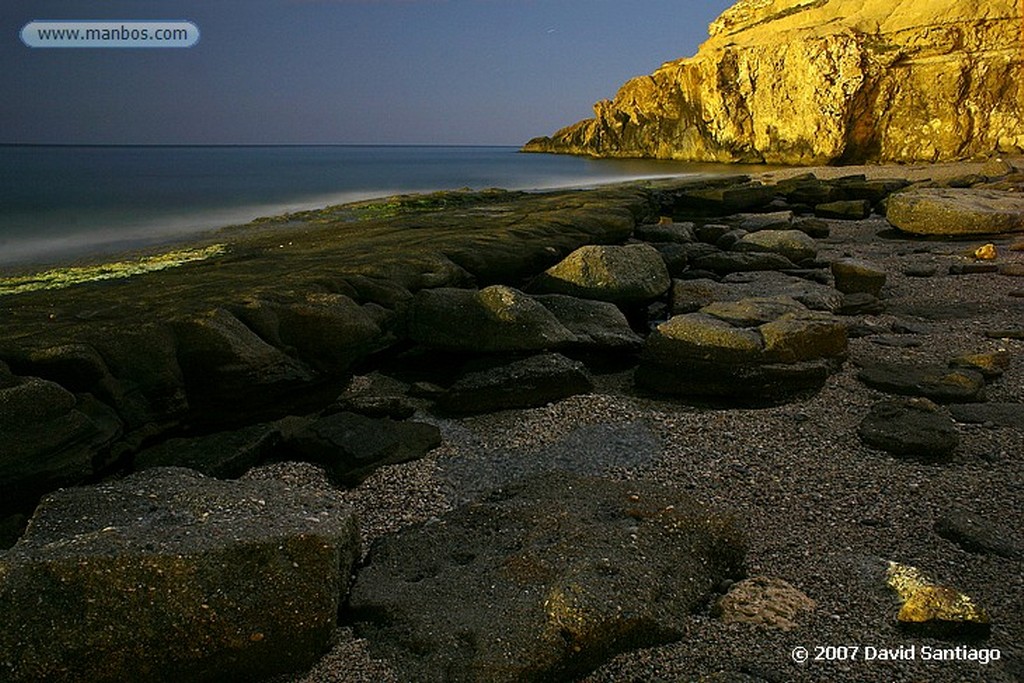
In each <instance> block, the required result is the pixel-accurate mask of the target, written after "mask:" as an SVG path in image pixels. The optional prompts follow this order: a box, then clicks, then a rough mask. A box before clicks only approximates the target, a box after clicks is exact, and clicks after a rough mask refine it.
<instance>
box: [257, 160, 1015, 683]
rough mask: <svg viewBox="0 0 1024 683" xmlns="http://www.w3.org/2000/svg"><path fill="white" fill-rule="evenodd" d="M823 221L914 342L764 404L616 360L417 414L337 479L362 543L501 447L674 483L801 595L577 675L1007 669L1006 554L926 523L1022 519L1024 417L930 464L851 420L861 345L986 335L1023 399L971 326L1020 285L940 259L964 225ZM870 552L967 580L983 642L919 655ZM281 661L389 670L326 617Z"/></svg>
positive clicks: (936, 342) (1011, 651)
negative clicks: (951, 537)
mask: <svg viewBox="0 0 1024 683" xmlns="http://www.w3.org/2000/svg"><path fill="white" fill-rule="evenodd" d="M844 170H845V172H846V173H851V172H856V169H844ZM968 170H969V169H968ZM832 226H833V236H832V237H831V238H829V239H827V240H822V241H821V246H822V254H821V255H822V256H823V257H825V258H832V257H837V256H840V255H843V254H850V255H853V256H858V257H863V258H868V259H871V260H875V261H877V262H880V263H882V264H884V265H885V266H886V267H887V268H888V270H889V272H890V278H889V284H888V285H887V288H886V297H887V298H886V301H887V304H888V308H887V312H886V314H884V315H879V316H872V317H868V318H866V321H867V322H869V323H872V324H876V325H883V326H884V325H890V324H891V323H893V322H895V321H901V322H904V323H910V324H912V325H914V326H918V327H920V328H922V330H924V332H923V333H921V334H918V335H916V337H915V338H916V339H917V340H919V341H920V342H921V345H920V346H918V347H916V348H896V347H890V346H883V345H879V344H877V343H875V342H873V341H871V339H870V338H860V339H853V340H851V343H850V361H849V362H848V363H847V364H846V366H845V368H844V369H843V371H841V372H840V373H838V374H836V375H834V376H833V377H832V378H831V379H830V380H829V381H828V383H827V384H826V386H825V387H824V389H823V390H822V391H820V392H819V393H817V394H816V395H814V396H813V397H810V398H807V399H805V400H800V401H796V402H793V403H789V404H786V405H782V406H777V407H770V408H763V409H708V408H697V407H692V406H688V405H685V404H682V403H677V402H670V401H662V400H650V399H645V398H636V397H632V396H630V395H628V393H627V391H626V390H628V389H629V387H630V384H631V379H630V377H629V375H628V373H620V374H617V375H609V376H605V377H601V378H599V381H598V388H597V390H596V391H595V392H594V393H592V394H590V395H585V396H577V397H573V398H570V399H567V400H565V401H561V402H559V403H557V404H553V405H550V406H547V407H544V408H539V409H534V410H524V411H514V412H503V413H496V414H493V415H487V416H481V417H473V418H466V419H460V420H438V419H436V418H431V417H428V416H421V417H422V418H423V419H427V420H430V421H433V422H435V424H438V425H439V426H440V427H441V428H442V430H443V434H444V437H445V441H444V444H443V445H442V446H441V447H440V448H438V449H436V450H435V451H434V452H432V453H431V454H430V455H429V457H427V458H425V459H423V460H421V461H418V462H414V463H409V464H405V465H400V466H393V467H388V468H386V469H383V470H380V471H379V472H377V473H375V474H374V475H373V476H371V477H370V478H369V479H368V480H367V481H366V482H365V483H364V484H363V485H361V486H360V487H359V488H358V489H355V490H352V491H350V492H347V493H346V496H347V497H348V498H349V500H350V501H351V503H352V504H353V505H354V506H355V507H356V509H357V510H358V511H359V513H360V514H361V516H362V521H363V534H364V541H365V543H366V545H367V546H368V545H369V544H370V543H371V542H372V541H373V539H374V538H377V537H379V536H380V535H382V534H386V533H389V532H392V531H394V530H396V529H398V528H401V527H402V526H405V525H407V524H412V523H415V522H418V521H422V520H426V519H429V518H431V517H435V516H439V515H441V514H443V513H444V512H445V511H446V510H448V509H450V508H451V507H452V506H453V505H454V504H457V503H458V501H460V500H463V499H465V498H466V497H467V496H469V495H471V494H472V493H473V492H474V491H475V490H478V489H480V488H485V487H486V485H487V484H489V483H490V482H491V480H492V478H497V479H500V478H501V477H504V476H511V475H513V474H515V472H516V471H517V470H516V467H519V468H525V469H526V470H529V469H532V468H534V467H543V466H545V463H547V462H557V463H558V464H559V466H561V467H568V468H573V469H580V470H587V469H590V470H599V471H603V472H604V473H605V474H606V475H607V476H610V477H615V478H624V479H636V480H645V479H646V480H653V481H658V482H669V483H674V484H676V485H678V486H679V487H681V488H682V489H684V490H686V491H687V492H689V493H690V494H692V495H693V496H695V497H696V498H697V499H698V500H701V501H704V502H707V503H712V504H714V505H717V506H720V507H722V508H727V509H731V510H733V511H735V512H737V513H738V514H739V515H740V517H741V518H742V519H744V520H745V524H746V528H747V532H748V537H749V543H750V550H749V553H748V574H749V575H750V576H756V575H768V576H773V577H778V578H782V579H784V580H786V581H788V582H789V583H791V584H793V585H794V586H796V587H798V588H799V589H801V590H802V591H804V592H805V593H806V594H807V595H809V596H810V597H811V598H813V599H814V600H815V601H816V602H817V608H816V609H815V610H814V611H813V612H812V613H810V614H808V615H804V616H803V618H802V620H801V623H800V626H799V627H798V628H796V629H794V630H792V631H788V632H784V631H779V630H771V629H768V628H765V627H758V626H748V625H726V624H724V623H722V622H721V621H719V620H716V619H713V618H711V617H710V616H708V615H707V614H697V615H694V616H693V618H692V620H691V622H690V629H689V632H688V633H687V634H686V636H685V637H684V638H683V639H682V640H681V641H680V642H678V643H675V644H672V645H667V646H664V647H658V648H653V649H647V650H640V651H634V652H631V653H627V654H624V655H621V656H619V657H617V658H615V659H614V660H612V661H611V662H610V663H608V664H607V665H605V666H604V667H602V668H601V669H600V670H598V671H597V672H595V673H593V674H592V675H591V676H590V677H588V678H587V679H586V680H587V681H590V682H592V683H598V682H601V683H604V682H611V681H690V680H697V679H698V678H699V677H701V676H708V675H711V674H715V673H718V672H730V673H728V674H723V675H722V676H721V677H720V678H715V679H714V680H722V681H739V680H744V678H743V677H742V676H739V675H738V674H737V673H736V672H746V673H748V674H752V675H756V676H759V677H760V678H761V679H765V680H769V681H822V680H831V681H858V682H861V681H929V682H937V683H938V682H946V681H948V682H953V681H986V682H988V681H1016V680H1024V646H1022V637H1024V590H1022V589H1024V564H1022V562H1021V561H1020V560H1009V559H1004V558H1001V557H996V556H992V555H983V554H972V553H968V552H965V551H964V550H961V549H960V548H959V547H958V546H957V545H955V544H953V543H951V542H949V541H947V540H944V539H942V538H941V537H939V536H937V535H936V534H935V533H934V531H933V524H934V520H935V519H936V517H937V516H938V515H940V514H941V513H943V512H944V511H946V510H947V509H949V508H950V507H951V506H954V505H956V506H962V507H964V508H966V509H968V510H970V511H972V512H975V513H978V514H981V515H984V516H987V517H989V518H991V519H993V520H997V521H999V522H1000V523H1002V524H1003V525H1005V526H1007V527H1009V528H1010V529H1012V530H1013V531H1014V532H1015V533H1016V534H1018V535H1019V536H1020V537H1024V431H1021V430H1015V429H1007V428H996V427H993V426H991V425H987V426H986V425H967V424H960V425H958V429H959V432H960V438H961V445H960V448H959V449H958V451H957V454H956V456H955V458H954V460H953V461H952V462H948V463H945V464H940V465H934V464H925V463H922V462H918V461H913V460H903V459H897V458H894V457H892V456H889V455H887V454H884V453H881V452H877V451H872V450H870V449H868V448H866V447H864V446H863V445H861V443H860V441H859V439H858V438H857V435H856V427H857V424H858V423H859V421H860V420H861V419H862V418H863V416H864V415H865V414H866V413H867V411H868V409H869V407H870V406H871V405H872V404H873V403H874V402H876V401H878V400H880V399H882V398H884V397H885V396H884V395H883V394H881V393H879V392H876V391H874V390H872V389H869V388H867V387H866V386H864V385H863V384H861V383H860V382H859V381H858V380H857V379H856V371H857V365H856V364H857V362H858V361H859V360H867V359H883V360H904V361H915V362H916V361H921V362H925V361H929V362H936V363H945V362H946V361H947V360H948V359H949V358H951V357H953V356H956V355H960V354H963V353H975V352H984V351H994V350H996V349H1000V348H1002V349H1006V350H1008V351H1009V352H1010V353H1011V356H1012V359H1013V360H1012V363H1011V367H1010V368H1009V370H1008V371H1007V372H1006V373H1005V375H1004V376H1003V377H1002V378H1001V379H999V380H997V381H996V382H995V383H994V384H992V385H990V387H989V389H988V397H989V399H990V400H991V401H1010V402H1021V401H1024V360H1022V358H1024V341H1020V340H1007V339H1002V340H1000V339H990V338H988V337H986V336H985V335H984V332H985V331H986V330H988V329H993V328H999V329H1006V328H1016V329H1022V328H1024V299H1022V298H1020V297H1019V296H1013V294H1015V293H1020V292H1021V290H1024V278H1013V277H1005V276H1000V275H991V274H989V275H970V276H960V277H953V276H948V275H945V272H946V269H947V267H948V265H949V264H950V263H954V262H956V261H959V260H962V259H963V256H962V254H963V253H965V251H966V250H968V249H970V248H973V247H975V246H978V244H980V243H978V244H974V243H946V242H923V241H913V242H911V241H906V240H889V239H880V238H879V237H878V236H877V235H878V233H879V231H880V230H882V229H884V228H885V227H886V224H885V223H884V221H878V220H876V221H864V222H859V223H841V222H832ZM1008 243H1009V241H1002V242H998V243H997V244H999V246H1000V247H1001V248H1002V249H1001V253H1002V254H1003V256H1001V259H1002V261H1003V262H1006V261H1016V262H1020V263H1024V252H1009V251H1007V250H1006V248H1005V247H1006V246H1007V244H1008ZM922 262H931V263H935V264H936V265H938V266H939V274H938V275H937V276H935V277H931V278H911V277H906V276H904V275H902V274H901V271H902V269H903V268H904V267H905V266H907V265H908V264H911V263H914V264H918V263H922ZM1022 428H1024V425H1022ZM602 430H604V431H602ZM602 435H603V436H605V437H607V436H608V435H611V436H612V437H614V438H602ZM559 444H561V445H560V446H559ZM624 450H625V451H629V452H628V453H627V452H624ZM581 456H582V457H581ZM517 461H518V463H519V464H518V465H517V464H515V463H516V462H517ZM524 462H526V463H532V464H529V465H523V464H522V463H524ZM588 463H589V464H588ZM594 463H597V464H594ZM274 468H276V469H274ZM274 468H264V471H263V473H262V474H259V475H256V476H290V477H300V478H302V477H305V478H307V479H308V481H309V482H310V485H325V480H324V479H323V476H322V473H320V472H318V471H317V470H315V468H311V467H309V466H295V465H291V464H288V465H276V466H274ZM868 558H882V559H886V560H894V561H899V562H903V563H907V564H912V565H915V566H917V567H919V568H921V569H922V570H924V571H925V572H927V573H928V574H930V575H932V576H933V577H934V578H935V579H937V580H939V581H940V582H943V583H947V584H949V585H952V586H954V587H956V588H958V589H960V590H963V591H965V592H966V593H968V594H969V595H971V596H973V597H975V598H976V599H977V600H978V601H979V602H980V604H981V605H982V606H984V607H985V608H986V609H987V610H988V611H989V614H990V615H991V618H992V622H993V629H992V634H991V636H990V637H989V638H988V640H987V641H984V642H982V643H978V644H974V645H972V646H971V647H984V648H995V649H997V650H999V652H1000V655H1001V659H1000V661H999V662H995V663H991V664H989V665H987V666H986V665H982V664H979V663H977V662H949V661H944V662H936V661H923V660H922V659H921V649H922V647H924V646H926V645H929V646H939V647H945V648H950V647H956V646H957V645H958V644H960V643H956V642H950V641H936V640H929V639H924V638H912V637H909V636H906V635H904V634H902V633H900V632H898V630H897V628H896V626H895V623H894V616H895V615H894V603H893V598H892V596H891V595H890V594H889V593H888V591H887V590H886V589H884V588H882V587H880V586H879V585H877V584H874V583H872V582H870V581H868V580H867V579H866V577H865V573H864V571H863V569H862V567H863V566H864V563H865V561H866V560H867V559H868ZM844 645H845V646H860V647H861V648H862V650H861V654H860V655H859V658H858V659H857V660H856V661H850V660H847V661H813V660H812V661H810V662H808V663H806V664H804V665H802V666H801V665H797V664H795V663H793V662H792V661H791V652H792V651H793V649H794V648H796V647H805V648H808V650H809V651H810V653H811V656H812V657H813V656H814V655H815V653H816V648H818V647H824V646H844ZM906 645H915V646H916V647H917V652H916V655H917V659H916V661H903V662H883V661H864V655H863V652H864V650H863V648H865V647H867V646H874V647H878V648H883V647H886V648H895V647H898V646H906ZM292 680H294V681H296V682H302V683H312V682H314V681H317V682H319V681H332V682H344V681H352V682H362V681H396V680H398V678H397V677H396V676H395V675H394V674H393V672H392V671H391V669H390V668H389V667H388V666H387V663H386V662H382V661H378V660H375V659H373V657H372V654H371V653H370V651H369V649H368V645H367V644H366V643H365V642H363V641H360V640H359V639H357V638H355V637H354V635H353V634H352V632H351V631H350V630H349V629H346V628H341V629H339V630H338V633H337V639H336V645H335V647H334V649H333V650H332V651H331V652H330V653H329V654H328V655H327V656H326V657H325V658H324V659H323V660H322V661H321V662H320V664H319V665H318V666H317V667H315V668H314V669H313V670H312V671H311V672H309V673H307V674H305V675H303V676H301V677H297V678H294V679H292Z"/></svg>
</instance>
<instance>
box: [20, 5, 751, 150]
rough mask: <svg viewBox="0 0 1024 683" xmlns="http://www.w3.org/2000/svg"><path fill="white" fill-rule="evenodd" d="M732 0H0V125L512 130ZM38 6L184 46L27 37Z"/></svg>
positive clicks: (468, 136)
mask: <svg viewBox="0 0 1024 683" xmlns="http://www.w3.org/2000/svg"><path fill="white" fill-rule="evenodd" d="M731 4H733V0H186V1H182V0H178V1H177V2H166V1H164V0H33V1H32V2H18V1H16V0H0V65H2V68H0V92H2V93H4V96H3V97H2V98H0V143H35V144H480V145H520V144H522V143H524V142H526V140H528V139H530V138H532V137H535V136H537V135H548V134H550V133H552V132H554V131H555V130H556V129H558V128H561V127H562V126H565V125H568V124H570V123H574V122H575V121H577V120H579V119H582V118H586V117H588V116H590V115H591V113H592V105H593V103H594V102H596V101H597V100H600V99H604V98H610V97H612V96H614V94H615V91H616V90H617V88H618V87H619V85H621V84H622V83H623V82H625V81H626V80H627V79H629V78H632V77H634V76H638V75H642V74H647V73H650V72H652V71H653V70H654V69H656V68H658V67H659V66H660V65H661V64H662V63H663V62H666V61H669V60H673V59H678V58H680V57H687V56H691V55H693V54H694V53H695V52H696V50H697V47H698V45H699V44H700V43H701V42H703V41H704V40H705V39H706V38H707V26H708V23H710V22H711V21H712V20H713V19H714V18H715V17H716V16H718V15H719V14H720V13H721V12H722V11H723V10H724V9H726V8H727V7H728V6H730V5H731ZM33 20H187V21H190V22H192V23H193V24H194V25H195V26H196V27H198V29H199V32H200V39H199V41H198V43H196V44H195V45H194V46H192V47H188V48H174V49H119V48H99V49H83V48H75V49H47V48H30V47H28V46H26V45H25V44H24V43H23V42H22V40H21V38H20V32H21V30H22V28H23V27H24V26H25V25H26V24H28V23H29V22H31V21H33Z"/></svg>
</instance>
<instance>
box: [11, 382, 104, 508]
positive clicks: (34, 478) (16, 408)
mask: <svg viewBox="0 0 1024 683" xmlns="http://www.w3.org/2000/svg"><path fill="white" fill-rule="evenodd" d="M4 384H8V386H5V387H4V388H2V389H0V491H3V496H2V497H0V515H6V514H10V513H15V512H28V511H30V510H31V509H32V508H33V507H34V506H35V504H36V502H37V501H38V500H39V497H40V496H42V495H43V494H44V493H48V492H50V491H52V490H54V489H56V488H58V487H61V486H69V485H72V484H76V483H80V482H82V481H84V480H86V479H87V478H89V477H91V476H92V475H94V474H96V473H98V472H99V471H102V470H103V469H104V467H105V466H106V465H109V464H110V463H109V462H108V460H107V453H108V451H109V447H110V445H111V444H112V443H113V442H114V441H115V440H116V439H117V438H118V437H120V436H121V434H122V425H121V422H120V420H119V419H118V418H117V415H116V414H115V413H114V411H113V410H111V409H110V408H108V407H107V406H105V405H104V404H102V403H100V402H99V401H97V400H95V399H93V398H92V397H90V396H88V395H82V396H75V395H74V394H72V393H71V392H69V391H67V390H66V389H64V388H63V387H61V386H59V385H57V384H54V383H53V382H48V381H46V380H42V379H39V378H38V377H25V378H15V377H13V376H8V381H6V382H4Z"/></svg>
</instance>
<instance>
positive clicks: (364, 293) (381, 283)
mask: <svg viewBox="0 0 1024 683" xmlns="http://www.w3.org/2000/svg"><path fill="white" fill-rule="evenodd" d="M453 266H454V264H453ZM460 270H461V269H460ZM457 279H459V280H462V281H463V282H467V283H468V282H470V281H471V280H472V278H471V277H469V274H468V273H465V271H463V274H462V277H460V278H457ZM446 280H447V278H446ZM345 282H347V283H348V284H349V286H351V287H352V289H353V290H355V293H356V296H357V297H358V298H359V300H360V301H364V302H373V303H376V304H379V305H381V306H383V307H385V308H397V307H398V306H401V305H402V304H404V303H407V302H408V301H409V299H411V298H412V293H411V292H410V291H409V290H408V289H406V288H405V287H403V286H402V285H400V284H398V283H397V282H393V281H391V280H386V279H384V278H379V277H366V276H365V275H348V276H346V277H345ZM446 284H447V283H446ZM438 286H445V285H438ZM320 296H323V295H320ZM335 296H337V295H335ZM328 298H331V295H328ZM345 298H348V297H345ZM353 303H355V302H353ZM344 307H345V308H349V309H351V307H349V306H347V305H344ZM350 314H351V312H350ZM353 317H355V316H353ZM356 319H358V318H356ZM353 322H355V321H353Z"/></svg>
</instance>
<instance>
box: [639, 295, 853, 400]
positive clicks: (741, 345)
mask: <svg viewBox="0 0 1024 683" xmlns="http://www.w3.org/2000/svg"><path fill="white" fill-rule="evenodd" d="M716 313H717V314H718V315H716ZM765 321H766V322H765ZM845 356H846V328H845V327H844V326H843V325H842V324H841V323H840V322H839V321H838V320H837V319H836V318H835V317H833V316H831V315H829V314H825V313H819V312H816V311H809V310H807V309H805V308H803V307H802V306H799V304H796V302H794V301H792V300H789V301H786V300H772V299H769V300H744V301H741V302H737V303H735V304H731V305H729V306H722V305H714V304H712V305H711V306H708V307H705V308H703V309H701V310H700V311H698V312H697V313H689V314H685V315H678V316H675V317H673V318H671V319H669V320H668V321H667V322H664V323H662V324H661V325H659V326H658V327H657V329H655V330H654V331H653V332H652V333H651V335H650V336H649V337H648V338H647V342H646V344H645V346H644V350H643V353H642V354H641V361H640V366H639V367H638V368H637V371H636V382H637V384H638V386H640V387H642V388H645V389H648V390H651V391H655V392H657V393H663V394H673V395H681V396H693V397H713V398H722V399H730V400H737V401H742V402H745V403H748V402H749V403H758V402H766V401H767V402H770V401H775V400H778V399H783V398H786V397H788V396H790V395H793V394H795V393H797V392H801V391H805V390H811V389H818V388H820V387H821V385H822V384H823V383H824V382H825V380H826V379H827V378H828V376H829V375H830V374H831V373H832V372H833V371H834V370H836V369H837V368H838V367H839V366H840V365H841V364H842V361H843V360H844V358H845Z"/></svg>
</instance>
